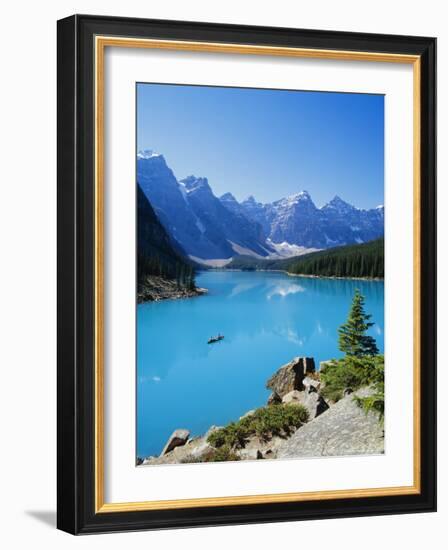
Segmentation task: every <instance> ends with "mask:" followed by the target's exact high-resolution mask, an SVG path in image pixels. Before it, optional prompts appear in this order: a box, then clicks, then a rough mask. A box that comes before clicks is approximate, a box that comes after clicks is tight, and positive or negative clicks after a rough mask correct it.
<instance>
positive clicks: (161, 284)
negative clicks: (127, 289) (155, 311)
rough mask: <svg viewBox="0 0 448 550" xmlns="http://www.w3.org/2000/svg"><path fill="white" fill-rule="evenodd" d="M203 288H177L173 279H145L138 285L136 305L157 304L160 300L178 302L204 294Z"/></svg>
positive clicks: (154, 277) (149, 277)
mask: <svg viewBox="0 0 448 550" xmlns="http://www.w3.org/2000/svg"><path fill="white" fill-rule="evenodd" d="M206 293H207V290H206V289H205V288H198V287H196V288H193V289H190V288H187V287H185V286H179V285H178V284H177V282H176V281H175V280H174V279H165V278H163V277H157V276H155V275H149V276H147V277H145V278H144V279H143V280H142V281H141V282H140V284H139V287H138V292H137V301H138V303H142V302H158V301H160V300H178V299H180V298H191V297H193V296H201V295H202V294H206Z"/></svg>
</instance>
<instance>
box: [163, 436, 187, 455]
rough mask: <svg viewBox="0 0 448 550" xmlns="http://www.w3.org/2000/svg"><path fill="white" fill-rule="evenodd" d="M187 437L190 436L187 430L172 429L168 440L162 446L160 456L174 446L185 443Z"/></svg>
mask: <svg viewBox="0 0 448 550" xmlns="http://www.w3.org/2000/svg"><path fill="white" fill-rule="evenodd" d="M189 437H190V432H189V431H188V430H174V432H173V433H172V434H171V435H170V437H169V439H168V441H167V442H166V445H165V447H164V448H163V451H162V452H161V454H160V456H163V455H166V454H167V453H169V452H170V451H172V450H173V449H174V448H175V447H180V446H182V445H185V443H186V442H187V441H188V438H189Z"/></svg>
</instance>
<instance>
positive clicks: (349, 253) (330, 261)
mask: <svg viewBox="0 0 448 550" xmlns="http://www.w3.org/2000/svg"><path fill="white" fill-rule="evenodd" d="M288 272H289V273H293V274H296V275H320V276H324V277H374V278H383V277H384V239H378V240H375V241H371V242H368V243H365V244H359V245H350V246H343V247H338V248H333V249H330V250H324V251H321V252H314V253H312V254H307V255H305V256H303V257H301V258H297V259H296V260H295V262H294V263H292V264H291V265H289V266H288Z"/></svg>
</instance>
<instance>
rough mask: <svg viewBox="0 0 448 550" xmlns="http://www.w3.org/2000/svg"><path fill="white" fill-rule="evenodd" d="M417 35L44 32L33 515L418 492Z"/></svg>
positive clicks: (98, 26) (426, 355)
mask: <svg viewBox="0 0 448 550" xmlns="http://www.w3.org/2000/svg"><path fill="white" fill-rule="evenodd" d="M435 56H436V40H435V39H434V38H425V37H409V36H385V35H373V34H372V35H367V34H356V33H343V32H333V31H317V30H299V29H279V28H264V27H249V26H233V25H220V24H210V23H190V22H179V21H158V20H140V19H127V18H113V17H97V16H88V15H75V16H72V17H69V18H67V19H63V20H61V21H59V22H58V527H59V528H60V529H62V530H64V531H67V532H70V533H73V534H82V533H97V532H108V531H125V530H137V529H159V528H174V527H188V526H205V525H225V524H237V523H255V522H272V521H290V520H303V519H317V518H332V517H350V516H366V515H375V514H397V513H406V512H407V513H410V512H429V511H434V510H435V508H436V452H435V449H436V447H435V437H436V425H435V422H436V415H435V412H436V392H435V383H436V374H435V367H436V342H435V339H436V280H435V279H436V243H435V227H436V219H435V214H436V208H435V150H436V149H435V95H436V94H435V73H436V68H435Z"/></svg>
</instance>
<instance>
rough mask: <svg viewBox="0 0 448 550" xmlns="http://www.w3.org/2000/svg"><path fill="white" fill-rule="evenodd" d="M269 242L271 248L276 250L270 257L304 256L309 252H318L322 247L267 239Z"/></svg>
mask: <svg viewBox="0 0 448 550" xmlns="http://www.w3.org/2000/svg"><path fill="white" fill-rule="evenodd" d="M267 243H268V244H269V246H270V247H271V248H273V249H274V250H275V252H274V253H272V254H270V255H269V258H272V259H274V258H292V257H293V256H303V254H309V253H310V252H318V251H319V250H321V249H320V248H306V247H305V246H298V245H296V244H290V243H288V242H286V241H284V242H282V243H274V242H272V241H271V240H270V239H267Z"/></svg>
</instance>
